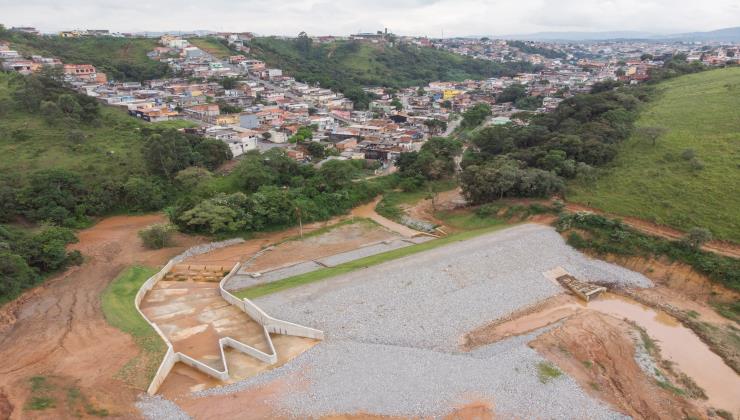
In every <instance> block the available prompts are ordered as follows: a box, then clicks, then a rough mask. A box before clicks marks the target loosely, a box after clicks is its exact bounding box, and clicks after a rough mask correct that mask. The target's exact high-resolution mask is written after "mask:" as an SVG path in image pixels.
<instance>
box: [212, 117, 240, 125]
mask: <svg viewBox="0 0 740 420" xmlns="http://www.w3.org/2000/svg"><path fill="white" fill-rule="evenodd" d="M213 122H214V124H216V125H237V124H239V114H225V115H218V116H216V117H215V118H214V120H213Z"/></svg>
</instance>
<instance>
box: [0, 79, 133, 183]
mask: <svg viewBox="0 0 740 420" xmlns="http://www.w3.org/2000/svg"><path fill="white" fill-rule="evenodd" d="M11 80H12V77H11V76H10V75H7V74H2V73H0V103H2V104H5V105H3V106H2V108H4V109H2V110H0V115H2V118H0V173H3V174H5V175H11V174H17V175H25V174H28V173H30V172H34V171H37V170H41V169H49V168H61V169H69V170H74V171H75V172H79V173H84V174H87V175H94V174H107V175H121V176H124V175H127V174H131V173H143V172H144V165H143V161H142V157H141V151H140V150H141V144H142V142H143V140H142V138H141V137H142V136H141V135H140V134H139V133H138V128H139V127H140V126H141V123H139V122H138V121H137V120H135V119H134V118H131V117H129V116H128V115H127V114H126V113H125V111H122V110H119V109H114V108H109V107H100V119H101V121H100V122H99V123H95V124H72V123H58V124H49V123H48V122H47V121H46V120H45V119H44V118H43V117H42V116H41V115H39V114H36V113H32V112H28V111H26V110H23V109H20V108H19V107H17V106H14V105H12V104H10V101H11V96H12V94H13V93H14V92H15V90H16V89H17V88H16V86H14V85H13V83H12V82H11Z"/></svg>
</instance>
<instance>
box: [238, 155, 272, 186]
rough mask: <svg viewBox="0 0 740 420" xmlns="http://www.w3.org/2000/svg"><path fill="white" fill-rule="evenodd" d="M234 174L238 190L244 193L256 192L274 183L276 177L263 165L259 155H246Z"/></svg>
mask: <svg viewBox="0 0 740 420" xmlns="http://www.w3.org/2000/svg"><path fill="white" fill-rule="evenodd" d="M234 172H235V174H236V179H237V183H238V185H239V188H241V189H242V190H243V191H246V192H251V193H253V192H257V190H259V188H260V187H261V186H263V185H272V184H273V183H275V181H276V176H275V175H273V173H272V171H271V170H270V168H269V167H267V166H266V165H265V164H264V162H263V158H262V156H261V155H260V154H259V153H255V154H247V156H246V157H245V158H244V159H242V161H241V162H239V165H237V167H236V169H235V170H234Z"/></svg>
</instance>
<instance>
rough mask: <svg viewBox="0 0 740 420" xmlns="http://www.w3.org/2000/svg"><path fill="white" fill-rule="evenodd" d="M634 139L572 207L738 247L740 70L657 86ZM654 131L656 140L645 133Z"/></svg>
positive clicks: (575, 190)
mask: <svg viewBox="0 0 740 420" xmlns="http://www.w3.org/2000/svg"><path fill="white" fill-rule="evenodd" d="M657 91H658V92H657V97H656V99H655V100H653V101H652V102H650V103H649V104H648V105H647V106H646V108H645V109H644V110H643V111H642V113H641V115H640V117H639V119H638V121H637V123H636V129H635V131H634V134H633V135H632V136H631V137H630V138H629V139H628V140H627V141H625V142H624V143H622V144H621V145H620V146H619V153H618V155H617V158H616V159H615V160H614V162H613V164H611V165H610V166H609V167H608V168H607V169H605V171H604V173H603V174H602V175H601V176H600V177H599V178H598V179H597V180H596V181H595V183H593V184H588V185H583V184H575V185H572V191H571V193H570V194H569V196H568V200H569V201H574V202H578V203H582V204H586V205H590V206H593V207H596V208H599V209H602V210H604V211H607V212H611V213H615V214H618V215H624V216H634V217H639V218H642V219H646V220H650V221H652V222H655V223H659V224H663V225H668V226H671V227H674V228H677V229H681V230H689V229H691V228H693V227H703V228H706V229H709V230H711V231H712V233H713V234H714V236H715V237H716V238H717V239H723V240H729V241H733V242H736V243H740V113H739V112H740V111H738V110H740V68H738V67H734V68H726V69H719V70H713V71H707V72H702V73H697V74H691V75H686V76H682V77H678V78H675V79H671V80H669V81H666V82H662V83H660V84H658V85H657ZM646 128H648V129H647V132H649V130H650V129H655V130H656V132H658V133H660V136H659V137H658V138H657V140H656V141H655V142H653V141H652V139H651V138H650V136H649V135H647V136H646V135H645V133H646Z"/></svg>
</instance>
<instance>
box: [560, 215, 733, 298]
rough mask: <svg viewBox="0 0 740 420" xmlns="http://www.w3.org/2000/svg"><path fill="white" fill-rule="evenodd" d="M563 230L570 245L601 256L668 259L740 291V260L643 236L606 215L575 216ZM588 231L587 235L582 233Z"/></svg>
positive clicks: (563, 223) (566, 221)
mask: <svg viewBox="0 0 740 420" xmlns="http://www.w3.org/2000/svg"><path fill="white" fill-rule="evenodd" d="M557 228H558V230H560V231H570V230H573V231H571V232H570V234H569V236H568V244H570V245H571V246H573V247H574V248H577V249H586V250H591V251H594V252H596V253H598V254H614V255H622V256H642V257H646V258H651V257H653V258H659V257H666V258H668V259H670V260H672V261H680V262H682V263H685V264H688V265H690V266H691V267H693V268H694V269H695V270H696V271H698V272H699V273H702V274H705V275H706V276H707V277H709V279H711V280H712V281H715V282H717V283H719V284H722V285H723V286H725V287H727V288H729V289H733V290H738V291H740V260H738V259H735V258H731V257H723V256H721V255H718V254H714V253H711V252H706V251H702V250H700V249H697V248H696V247H693V246H690V245H689V244H686V243H685V242H684V241H669V240H666V239H662V238H658V237H655V236H648V235H645V234H642V233H640V232H638V231H636V230H634V229H632V228H630V227H628V226H627V225H625V224H624V223H622V222H621V221H619V220H612V219H608V218H606V217H603V216H599V215H595V214H588V213H576V214H566V215H562V216H561V217H560V220H558V224H557ZM579 231H581V232H585V234H583V235H582V234H581V233H579Z"/></svg>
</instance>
